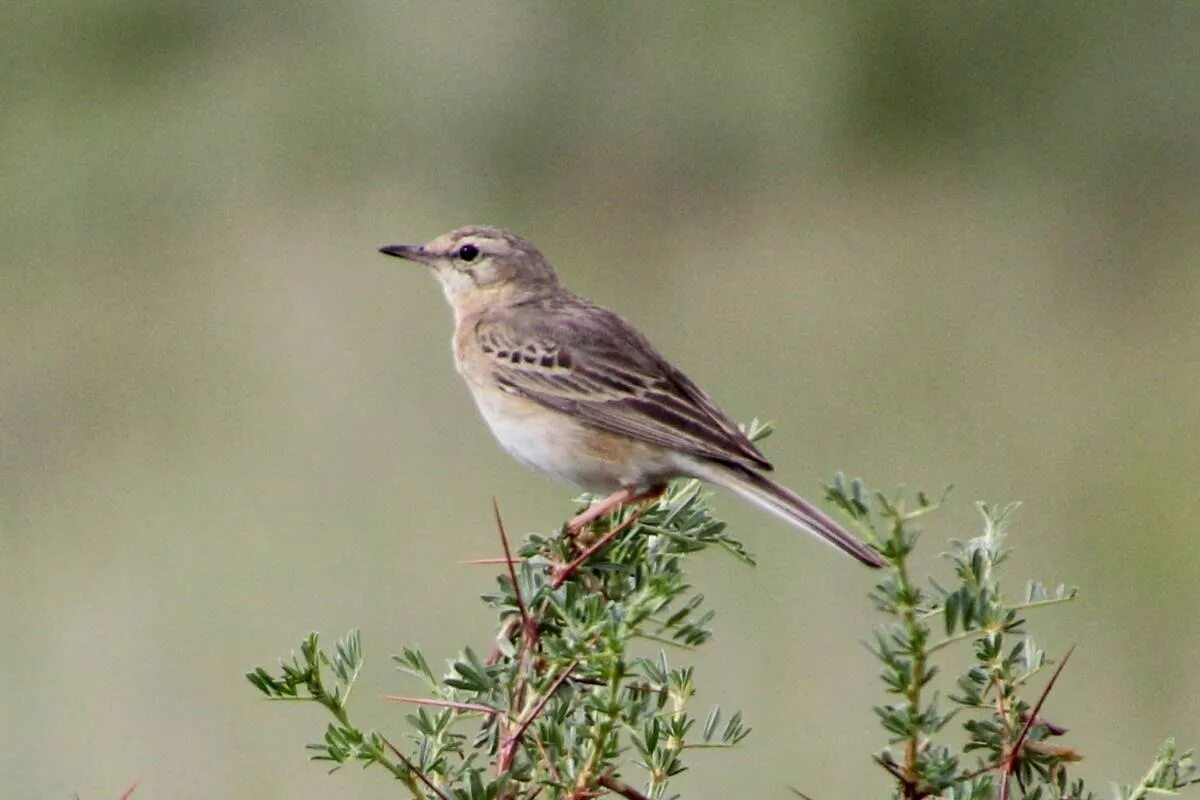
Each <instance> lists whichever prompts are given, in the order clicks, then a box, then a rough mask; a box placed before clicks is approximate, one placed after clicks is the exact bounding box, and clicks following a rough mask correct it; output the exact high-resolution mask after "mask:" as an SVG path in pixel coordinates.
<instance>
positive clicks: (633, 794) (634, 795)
mask: <svg viewBox="0 0 1200 800" xmlns="http://www.w3.org/2000/svg"><path fill="white" fill-rule="evenodd" d="M596 782H597V783H599V784H600V785H601V786H603V787H604V788H605V789H610V790H612V791H614V792H616V793H617V794H619V795H621V796H622V797H624V798H626V800H650V798H649V797H647V796H646V795H644V794H642V793H641V792H639V791H638V790H637V789H635V788H633V787H632V786H630V785H629V784H628V783H625V782H624V781H621V780H618V779H617V778H616V777H615V776H613V775H612V774H611V773H610V774H608V775H601V776H600V778H599V780H597V781H596Z"/></svg>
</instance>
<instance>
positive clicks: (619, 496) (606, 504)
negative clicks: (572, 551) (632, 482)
mask: <svg viewBox="0 0 1200 800" xmlns="http://www.w3.org/2000/svg"><path fill="white" fill-rule="evenodd" d="M666 490H667V486H666V484H662V483H660V484H658V485H655V486H651V487H650V488H649V489H646V490H644V491H638V490H637V489H635V488H633V487H632V486H625V487H622V488H620V489H618V490H617V491H615V492H613V493H612V494H610V495H609V496H608V497H605V498H604V499H603V500H600V501H599V502H596V503H593V504H592V505H590V506H588V507H587V508H586V509H584V510H583V511H582V512H581V513H579V514H577V515H576V516H575V517H573V518H571V519H570V520H569V521H568V522H567V534H568V535H570V536H575V535H576V534H578V533H579V532H580V531H582V530H583V529H584V528H586V527H587V526H588V525H591V524H592V523H593V522H595V521H596V520H598V519H600V518H601V517H603V516H605V515H606V514H609V513H611V512H613V511H615V510H616V509H618V508H620V507H621V506H624V505H628V504H629V503H636V502H637V501H638V500H649V499H650V498H652V497H658V496H659V495H661V494H662V493H663V492H665V491H666Z"/></svg>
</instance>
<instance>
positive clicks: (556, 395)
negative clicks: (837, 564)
mask: <svg viewBox="0 0 1200 800" xmlns="http://www.w3.org/2000/svg"><path fill="white" fill-rule="evenodd" d="M475 333H476V337H477V341H478V342H479V345H480V348H481V349H482V351H483V353H484V354H485V355H486V356H487V357H488V358H489V359H490V363H491V365H492V369H493V373H494V375H495V378H496V380H497V382H498V383H499V384H500V385H501V387H503V388H504V389H506V390H507V391H512V392H516V393H518V394H521V395H524V396H525V397H528V398H530V399H532V400H535V401H537V402H539V403H542V404H543V405H545V406H548V407H550V408H554V409H557V410H559V411H562V412H564V413H568V414H571V415H572V416H574V417H576V418H577V419H579V420H581V421H583V422H585V423H587V424H589V425H592V426H594V427H596V428H600V429H601V430H605V431H609V432H611V433H617V434H621V435H624V436H629V437H631V438H634V439H640V440H642V441H646V442H650V443H652V444H657V445H662V446H663V447H669V448H671V449H673V450H679V451H682V452H685V453H689V454H692V455H696V456H702V457H705V458H712V459H717V460H720V461H730V462H734V463H738V464H742V465H745V466H748V467H752V468H755V469H771V464H770V462H768V461H767V460H766V458H764V457H763V455H762V453H760V452H759V451H758V448H756V447H755V446H754V444H753V443H752V442H751V441H750V440H749V439H747V438H746V436H745V435H744V434H743V433H742V432H741V431H739V430H738V429H737V426H736V425H734V424H733V422H731V421H730V419H729V418H728V417H727V416H725V414H724V413H723V412H722V411H721V409H719V408H717V406H716V404H715V403H713V401H712V400H710V399H709V398H708V396H707V395H706V394H704V392H703V391H701V390H700V388H699V387H697V386H696V385H695V384H694V383H692V381H691V380H689V379H688V377H687V376H686V375H684V374H683V373H682V372H680V371H679V370H677V369H675V368H674V367H672V366H671V365H670V364H668V363H667V362H666V360H665V359H664V358H663V357H662V356H660V355H659V354H658V353H657V352H656V351H655V350H654V348H653V347H652V346H651V345H650V343H649V342H648V341H647V340H646V338H645V337H644V336H642V335H641V334H640V333H638V332H637V330H635V329H634V328H633V326H631V325H630V324H629V323H627V322H625V320H623V319H621V318H620V317H618V316H617V315H616V314H613V313H612V312H611V311H608V310H607V309H604V308H601V307H600V306H597V305H594V304H592V303H590V302H588V301H586V300H583V299H581V298H577V297H574V296H566V295H554V296H549V297H540V298H534V299H531V300H528V301H525V302H523V303H519V304H516V305H513V306H508V307H504V308H499V309H495V310H494V311H492V312H489V313H488V314H485V315H484V316H483V317H482V318H481V319H480V321H479V322H478V323H477V324H476V327H475Z"/></svg>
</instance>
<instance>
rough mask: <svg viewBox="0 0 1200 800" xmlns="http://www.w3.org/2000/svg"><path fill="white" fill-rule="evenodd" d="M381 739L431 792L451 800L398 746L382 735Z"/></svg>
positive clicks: (445, 799)
mask: <svg viewBox="0 0 1200 800" xmlns="http://www.w3.org/2000/svg"><path fill="white" fill-rule="evenodd" d="M379 738H380V739H382V740H383V743H384V744H385V745H387V748H388V749H389V750H391V751H392V755H394V756H396V758H398V759H400V763H401V764H403V765H404V766H405V767H406V768H407V769H408V771H409V772H411V773H412V774H413V775H416V776H417V777H418V778H420V780H421V783H423V784H425V785H426V786H428V787H429V791H431V792H433V793H434V794H436V795H437V796H438V797H440V798H441V800H450V798H449V797H447V796H446V793H445V792H443V791H442V790H441V789H439V788H438V787H437V786H434V784H433V781H431V780H429V776H428V775H426V774H425V773H424V772H423V771H422V770H421V769H420V768H419V767H418V766H417V765H416V764H414V763H413V762H411V761H409V760H408V758H407V757H406V756H405V755H404V753H401V752H400V751H399V750H397V749H396V745H394V744H392V743H391V741H389V740H388V738H387V737H386V736H384V735H382V734H380V736H379Z"/></svg>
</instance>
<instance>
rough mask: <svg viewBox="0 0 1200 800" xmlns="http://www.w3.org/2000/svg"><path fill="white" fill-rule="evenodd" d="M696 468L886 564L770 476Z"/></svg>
mask: <svg viewBox="0 0 1200 800" xmlns="http://www.w3.org/2000/svg"><path fill="white" fill-rule="evenodd" d="M696 467H697V468H696V469H694V470H692V471H693V472H694V473H695V475H696V477H698V478H701V479H703V480H706V481H708V482H710V483H714V484H716V485H717V486H721V487H724V488H726V489H728V490H730V491H731V492H733V493H734V494H737V495H738V496H739V497H742V498H744V499H746V500H749V501H750V502H751V503H753V504H754V505H756V506H758V507H759V508H761V509H763V510H764V511H768V512H770V513H772V514H774V515H775V516H777V517H779V518H780V519H782V520H783V521H785V522H788V523H790V524H791V525H793V526H794V527H797V528H799V529H800V530H802V531H804V532H806V533H811V534H812V535H814V536H816V537H817V538H819V539H821V540H823V541H824V542H826V543H827V544H831V545H833V546H834V547H836V548H837V549H839V550H841V551H842V552H843V553H847V554H848V555H851V556H853V557H854V558H856V559H858V560H859V561H861V562H862V563H863V564H866V565H867V566H868V567H874V568H879V567H882V566H883V565H884V563H885V562H884V560H883V558H882V557H881V556H880V555H879V553H877V552H876V551H875V550H873V549H871V548H870V547H868V546H867V545H865V544H863V543H862V542H860V541H859V540H858V539H857V538H855V537H854V536H853V535H852V534H850V533H849V532H847V531H846V530H845V529H844V528H842V526H840V525H838V524H837V523H836V522H834V521H833V520H832V519H830V518H829V517H828V515H826V514H825V513H824V512H823V511H821V510H820V509H819V508H817V507H816V506H814V505H813V504H812V503H810V502H808V501H807V500H805V499H804V498H803V497H801V496H800V495H798V494H796V493H795V492H793V491H792V490H790V489H788V488H786V487H784V486H780V485H779V484H778V483H775V482H774V481H773V480H771V479H770V478H767V477H764V476H763V475H760V474H759V473H757V472H755V471H753V470H751V469H747V468H744V467H739V466H736V465H725V464H720V463H715V462H705V463H703V464H697V465H696Z"/></svg>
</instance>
